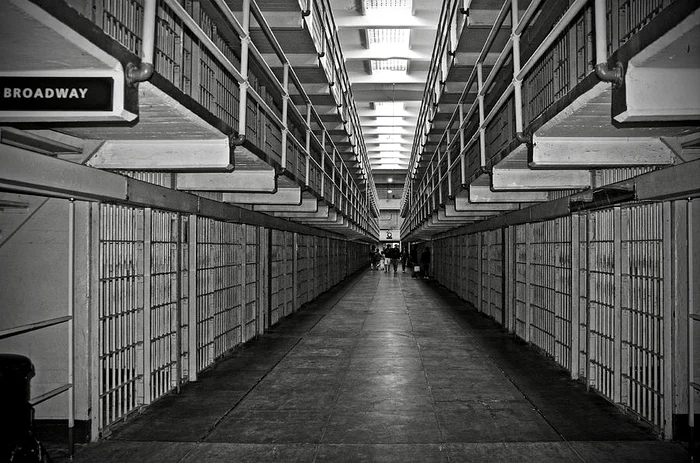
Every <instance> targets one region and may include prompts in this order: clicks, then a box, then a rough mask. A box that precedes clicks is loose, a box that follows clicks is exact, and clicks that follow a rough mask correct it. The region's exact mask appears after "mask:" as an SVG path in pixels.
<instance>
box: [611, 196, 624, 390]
mask: <svg viewBox="0 0 700 463" xmlns="http://www.w3.org/2000/svg"><path fill="white" fill-rule="evenodd" d="M621 234H622V210H621V209H620V206H615V207H614V208H613V254H614V255H613V261H614V269H613V272H614V273H613V327H612V328H613V333H612V335H613V397H612V399H613V401H614V402H615V403H620V400H621V397H622V393H621V389H622V304H621V302H622V268H621V267H622V256H621V254H622V241H621Z"/></svg>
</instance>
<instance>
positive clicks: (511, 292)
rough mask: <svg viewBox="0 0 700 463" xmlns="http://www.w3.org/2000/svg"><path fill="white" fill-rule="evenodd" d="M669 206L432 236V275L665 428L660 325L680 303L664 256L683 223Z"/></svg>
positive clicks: (667, 358)
mask: <svg viewBox="0 0 700 463" xmlns="http://www.w3.org/2000/svg"><path fill="white" fill-rule="evenodd" d="M670 204H671V203H663V202H649V203H643V204H641V203H640V204H632V205H625V206H618V207H609V208H607V209H599V210H594V211H584V212H581V213H577V214H573V215H570V216H565V217H560V218H557V219H552V220H547V221H542V222H535V223H526V224H521V225H514V226H511V227H509V228H508V229H507V230H501V229H497V230H491V231H481V232H477V233H472V234H463V235H457V236H450V237H445V238H438V239H434V240H433V241H432V246H434V248H435V253H434V266H435V268H436V272H435V277H436V278H437V279H438V281H439V282H440V283H441V284H443V285H444V286H446V287H447V288H449V289H451V290H453V291H454V292H456V293H457V294H458V295H459V296H460V297H462V298H464V299H465V300H467V301H468V302H469V303H471V304H472V305H473V306H474V307H475V308H476V309H478V310H479V311H481V312H483V313H485V314H487V315H489V316H490V317H492V318H493V319H494V320H495V321H496V322H498V323H501V324H504V326H505V327H507V328H508V329H509V330H512V331H513V332H514V333H515V334H516V335H517V336H518V337H520V338H522V339H524V340H526V341H528V342H530V343H532V344H533V345H535V346H537V347H538V348H539V349H541V351H542V352H544V353H545V354H547V355H549V356H551V357H552V358H553V359H554V360H555V361H556V362H557V363H558V364H559V365H561V366H562V367H564V368H566V369H567V370H569V371H571V376H572V378H583V379H585V381H587V383H588V384H589V385H590V386H591V387H592V388H593V389H595V390H597V391H598V392H599V393H600V394H602V395H603V396H605V397H606V398H608V399H609V400H611V401H613V402H615V403H617V404H620V405H622V406H624V407H626V408H627V409H628V410H629V411H630V412H633V413H635V414H637V415H638V416H639V417H640V418H641V419H643V420H645V421H647V422H649V423H651V424H652V425H654V426H656V427H657V429H659V430H660V432H670V431H669V422H670V420H671V418H670V413H672V411H671V410H669V404H671V403H673V400H674V399H672V398H670V397H668V394H670V393H671V392H670V391H671V390H670V389H669V388H670V387H671V384H672V381H676V380H677V379H675V377H673V375H671V374H670V373H669V369H670V367H669V364H668V362H672V358H673V357H672V356H673V355H674V353H673V352H670V351H669V349H670V347H669V346H671V345H672V344H671V340H670V339H667V338H666V337H665V334H664V333H670V332H671V328H670V326H672V323H673V320H674V319H675V318H676V316H680V315H676V316H674V315H673V313H674V312H673V310H683V309H682V308H681V309H678V307H681V306H682V304H683V301H685V299H683V297H685V296H682V297H681V299H679V301H680V302H673V297H672V295H671V294H670V292H671V291H672V288H673V286H672V276H671V273H670V272H671V270H670V269H671V268H672V267H673V262H671V261H670V259H671V256H672V254H671V253H672V250H671V249H672V245H673V235H672V233H673V230H677V229H678V227H685V226H686V224H685V223H684V222H683V220H685V219H678V218H677V217H676V215H674V214H678V213H677V212H674V213H672V212H671V211H672V210H673V209H672V206H671V205H670ZM684 207H685V206H683V207H680V206H679V210H680V209H683V208H684ZM677 220H678V221H679V222H678V223H676V222H674V221H677ZM674 223H676V225H674ZM674 227H675V228H674ZM667 235H668V236H667ZM683 240H685V238H683ZM683 240H681V241H682V243H681V245H683V246H685V244H683V243H685V241H683ZM681 249H685V248H681ZM504 290H505V292H504ZM681 290H682V288H681ZM683 316H685V315H683ZM681 336H682V335H681ZM676 363H677V362H676Z"/></svg>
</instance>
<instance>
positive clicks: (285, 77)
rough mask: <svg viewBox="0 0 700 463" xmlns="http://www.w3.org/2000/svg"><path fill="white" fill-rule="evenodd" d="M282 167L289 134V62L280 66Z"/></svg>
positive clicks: (285, 166) (285, 162) (285, 157)
mask: <svg viewBox="0 0 700 463" xmlns="http://www.w3.org/2000/svg"><path fill="white" fill-rule="evenodd" d="M282 87H283V88H282V169H284V170H286V169H287V136H288V134H289V122H288V120H287V119H288V114H287V111H288V108H289V63H284V65H283V67H282Z"/></svg>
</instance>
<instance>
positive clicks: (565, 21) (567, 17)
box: [516, 0, 588, 81]
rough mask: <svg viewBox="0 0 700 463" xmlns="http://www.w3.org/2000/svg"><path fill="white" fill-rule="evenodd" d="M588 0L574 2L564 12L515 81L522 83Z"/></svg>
mask: <svg viewBox="0 0 700 463" xmlns="http://www.w3.org/2000/svg"><path fill="white" fill-rule="evenodd" d="M587 3H588V0H576V1H574V3H573V4H572V5H571V6H570V7H569V9H568V10H566V13H564V15H563V16H562V17H561V19H560V20H559V21H558V22H557V23H556V24H555V25H554V27H553V28H552V30H551V31H550V32H549V34H547V37H545V38H544V40H543V41H542V42H541V43H540V45H539V46H538V47H537V49H536V50H535V52H534V53H533V54H532V56H530V59H528V60H527V62H526V63H525V64H524V65H523V67H522V68H521V69H520V72H519V73H518V75H517V76H516V78H517V80H520V81H522V80H523V79H524V78H525V75H526V74H527V73H528V72H530V69H532V67H533V66H534V65H535V63H537V61H539V59H540V58H541V57H542V56H543V55H544V54H545V52H546V51H547V50H548V49H549V47H550V46H551V45H552V44H553V43H554V41H555V40H556V39H557V38H558V37H559V35H560V34H561V33H562V32H563V31H564V29H566V27H568V26H569V24H570V23H571V21H572V20H573V18H574V17H575V16H576V15H577V14H578V13H579V11H581V10H582V9H583V7H585V6H586V4H587Z"/></svg>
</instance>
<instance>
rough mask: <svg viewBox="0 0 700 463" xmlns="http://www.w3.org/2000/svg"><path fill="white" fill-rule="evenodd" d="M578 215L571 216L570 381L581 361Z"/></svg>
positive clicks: (576, 375) (575, 376) (577, 370)
mask: <svg viewBox="0 0 700 463" xmlns="http://www.w3.org/2000/svg"><path fill="white" fill-rule="evenodd" d="M580 219H581V216H580V215H579V214H572V216H571V379H578V377H579V368H580V360H581V344H580V343H581V340H580V332H581V313H580V305H581V301H580V298H581V288H580V283H581V275H580V272H581V248H580V246H581V243H580V239H581V237H580V235H579V233H580V228H579V227H580Z"/></svg>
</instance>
